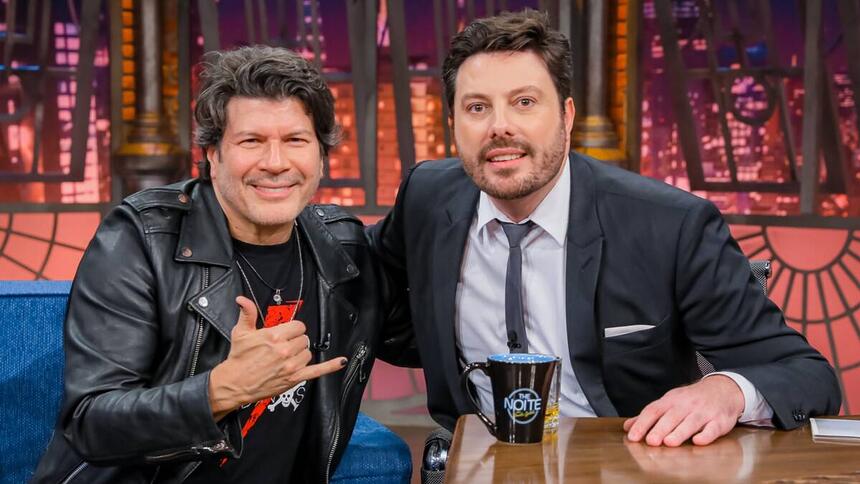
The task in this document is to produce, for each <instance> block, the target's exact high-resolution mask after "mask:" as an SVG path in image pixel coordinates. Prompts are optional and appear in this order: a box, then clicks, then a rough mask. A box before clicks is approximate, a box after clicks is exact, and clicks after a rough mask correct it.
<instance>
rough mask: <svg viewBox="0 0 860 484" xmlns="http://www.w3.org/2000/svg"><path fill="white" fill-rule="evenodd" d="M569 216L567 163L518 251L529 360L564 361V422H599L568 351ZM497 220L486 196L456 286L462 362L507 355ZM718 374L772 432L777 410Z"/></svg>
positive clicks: (747, 417)
mask: <svg viewBox="0 0 860 484" xmlns="http://www.w3.org/2000/svg"><path fill="white" fill-rule="evenodd" d="M569 210H570V165H569V163H568V161H567V160H565V161H564V166H563V168H562V174H561V176H560V177H559V179H558V182H557V183H556V185H555V186H554V187H553V188H552V190H551V191H550V192H549V193H548V194H547V196H546V198H544V199H543V201H542V202H541V203H540V205H538V206H537V208H535V210H534V211H533V212H532V213H531V215H529V216H528V217H527V218H526V219H525V220H523V221H521V222H520V223H524V222H526V221H528V220H531V221H532V222H534V223H535V227H534V228H533V229H532V230H531V231H530V232H529V233H528V234H527V235H526V236H525V238H524V239H523V241H522V242H521V243H520V246H521V247H522V256H523V257H522V260H523V266H522V287H523V319H524V321H525V326H526V334H527V337H528V344H529V352H530V353H545V354H551V355H558V356H560V357H561V358H562V375H561V396H560V398H559V404H560V412H561V415H564V416H570V417H594V416H595V413H594V410H593V409H592V408H591V405H589V403H588V400H587V399H586V397H585V394H584V393H583V391H582V388H581V387H580V385H579V382H578V381H577V379H576V375H575V374H574V372H573V367H572V366H571V364H570V351H569V349H568V345H567V311H566V308H565V304H564V301H565V288H566V285H567V281H566V279H565V268H566V258H567V257H566V256H567V225H568V218H569ZM497 219H498V220H501V221H503V222H511V220H510V218H508V217H507V216H506V215H505V214H503V213H502V212H501V211H500V210H499V209H498V208H496V206H495V205H494V204H493V202H492V201H491V200H490V198H489V196H488V195H487V194H486V193H484V192H481V194H480V197H479V199H478V209H477V213H476V215H475V218H474V219H473V220H472V225H471V227H470V228H469V235H468V238H467V239H466V247H465V249H464V254H463V265H462V268H461V271H460V279H459V280H458V281H457V296H456V298H457V299H456V304H455V311H456V312H455V331H456V337H457V346H458V349H459V351H460V355H462V357H463V359H464V360H465V362H474V361H486V359H487V357H488V356H489V355H491V354H495V353H508V352H509V350H508V346H507V336H506V335H507V328H506V326H505V304H504V301H505V271H506V270H507V262H508V251H509V247H508V240H507V238H506V237H505V233H504V230H503V229H502V227H501V225H500V224H499V222H498V220H497ZM575 229H576V228H575V227H574V230H575ZM712 374H713V373H712ZM719 374H724V375H726V376H729V377H730V378H732V379H733V380H734V381H735V383H737V384H738V386H739V387H740V388H741V391H742V392H743V396H744V402H745V405H744V412H743V414H742V415H741V418H740V420H739V421H740V422H748V423H753V422H755V423H757V424H764V425H767V424H769V419H770V418H771V417H772V416H773V410H772V408H771V407H770V405H768V404H767V402H766V401H765V400H764V398H763V397H762V396H761V394H760V393H759V392H758V390H756V389H755V387H754V386H753V385H752V383H750V381H749V380H747V379H746V378H744V377H743V376H741V375H739V374H736V373H731V372H720V373H719ZM709 376H710V375H709ZM471 378H472V382H473V383H474V384H475V386H476V388H477V390H478V397H479V399H480V404H481V409H482V410H483V411H484V412H485V413H487V414H489V415H492V412H493V396H492V389H491V387H490V380H489V377H487V376H486V375H485V374H484V373H482V372H474V373H472V375H471Z"/></svg>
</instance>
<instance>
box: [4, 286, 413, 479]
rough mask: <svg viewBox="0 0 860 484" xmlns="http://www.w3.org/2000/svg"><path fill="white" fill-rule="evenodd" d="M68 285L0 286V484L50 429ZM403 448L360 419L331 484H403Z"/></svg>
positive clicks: (30, 461) (28, 468)
mask: <svg viewBox="0 0 860 484" xmlns="http://www.w3.org/2000/svg"><path fill="white" fill-rule="evenodd" d="M70 287H71V284H70V283H69V282H67V281H63V282H56V281H0V415H2V416H3V424H2V425H0V484H13V483H14V484H18V483H21V482H25V481H26V480H27V479H28V478H29V476H30V475H31V474H32V472H33V470H34V469H35V467H36V463H37V462H38V460H39V457H40V456H41V454H42V452H43V451H44V449H45V447H46V446H47V445H48V440H49V439H50V437H51V432H52V430H53V428H54V424H55V420H56V417H57V412H58V411H59V407H60V399H61V398H62V390H63V350H62V348H63V319H64V318H65V313H66V302H67V299H68V295H69V289H70ZM411 475H412V460H411V457H410V454H409V448H408V447H407V446H406V443H405V442H404V441H403V439H401V438H400V437H398V436H397V435H396V434H394V433H393V432H391V431H390V430H388V429H387V428H385V427H384V426H383V425H381V424H380V423H379V422H377V421H375V420H373V419H372V418H370V417H368V416H367V415H364V414H359V416H358V422H357V423H356V427H355V430H354V431H353V436H352V439H351V440H350V442H349V445H348V446H347V448H346V451H345V453H344V456H343V459H342V460H341V463H340V465H339V466H338V468H337V470H336V471H335V473H334V475H333V476H332V481H333V482H355V483H364V482H367V483H371V482H373V483H377V482H378V483H395V482H397V483H400V482H404V483H408V482H409V479H410V476H411Z"/></svg>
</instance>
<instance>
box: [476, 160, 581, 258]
mask: <svg viewBox="0 0 860 484" xmlns="http://www.w3.org/2000/svg"><path fill="white" fill-rule="evenodd" d="M569 215H570V160H568V159H567V157H565V159H564V161H563V166H562V169H561V176H560V177H559V178H558V180H557V182H556V184H555V186H554V187H552V190H550V191H549V193H548V194H547V195H546V197H545V198H544V199H543V201H541V202H540V204H539V205H538V206H537V208H535V209H534V211H533V212H532V213H531V214H530V215H529V216H528V217H526V220H531V221H532V222H534V223H535V224H536V225H537V226H539V227H540V228H541V229H543V230H544V231H545V232H546V233H548V234H549V235H550V236H551V237H552V238H553V239H555V241H556V242H557V243H558V244H559V245H564V243H565V238H566V237H567V222H568V218H569ZM495 219H499V220H502V221H504V222H510V221H511V219H510V218H508V216H507V215H505V214H504V213H502V211H501V210H499V209H498V208H497V207H496V205H495V204H493V202H492V200H490V196H489V195H487V194H486V193H484V192H483V191H482V192H481V194H480V196H479V197H478V213H477V229H478V233H481V232H483V231H484V228H485V227H486V225H487V224H488V223H490V222H492V221H493V220H495Z"/></svg>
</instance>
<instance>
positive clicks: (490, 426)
mask: <svg viewBox="0 0 860 484" xmlns="http://www.w3.org/2000/svg"><path fill="white" fill-rule="evenodd" d="M489 367H490V365H488V364H487V363H482V362H476V363H469V364H468V365H466V369H465V370H464V371H463V374H462V375H460V384H461V385H462V386H463V391H464V392H466V396H467V397H469V400H471V401H472V404H473V405H474V406H475V410H476V412H475V413H477V414H478V418H479V419H481V422H483V424H484V425H485V426H486V427H487V430H489V431H490V434H492V435H493V436H494V437H495V436H496V424H495V423H493V421H492V420H490V419H489V418H488V417H487V416H486V415H484V413H483V412H481V405H480V404H479V403H478V399H477V397H475V395H473V394H472V390H471V388H469V373H472V372H473V371H475V370H481V371H483V372H484V373H486V374H487V376H489V372H488V371H487V370H488V369H489Z"/></svg>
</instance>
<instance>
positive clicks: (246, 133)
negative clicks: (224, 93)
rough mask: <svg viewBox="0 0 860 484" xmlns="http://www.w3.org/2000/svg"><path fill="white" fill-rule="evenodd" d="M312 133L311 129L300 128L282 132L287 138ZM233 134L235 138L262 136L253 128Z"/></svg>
mask: <svg viewBox="0 0 860 484" xmlns="http://www.w3.org/2000/svg"><path fill="white" fill-rule="evenodd" d="M312 134H313V132H312V131H311V130H309V129H304V128H301V129H296V130H293V131H289V132H287V133H286V134H284V137H286V138H289V137H291V136H299V135H305V136H310V135H312ZM233 136H234V137H236V138H243V137H246V136H256V137H259V136H262V135H261V134H260V133H258V132H257V131H253V130H245V131H239V132H237V133H234V134H233Z"/></svg>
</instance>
